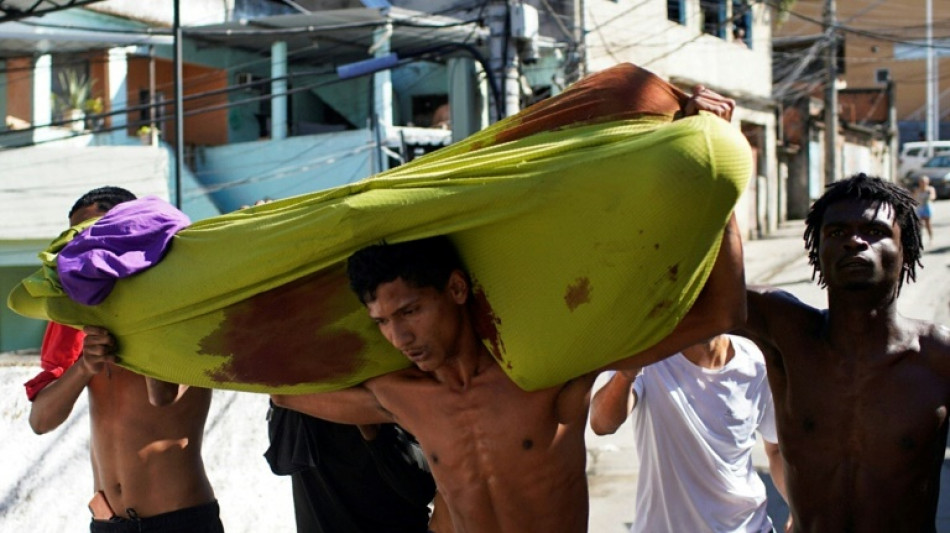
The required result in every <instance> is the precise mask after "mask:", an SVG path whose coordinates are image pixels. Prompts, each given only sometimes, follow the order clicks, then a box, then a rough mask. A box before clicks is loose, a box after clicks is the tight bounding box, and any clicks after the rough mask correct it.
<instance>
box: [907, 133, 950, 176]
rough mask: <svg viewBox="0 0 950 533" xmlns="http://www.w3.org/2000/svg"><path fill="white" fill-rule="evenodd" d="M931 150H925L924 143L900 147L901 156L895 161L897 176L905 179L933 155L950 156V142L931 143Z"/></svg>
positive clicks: (911, 143)
mask: <svg viewBox="0 0 950 533" xmlns="http://www.w3.org/2000/svg"><path fill="white" fill-rule="evenodd" d="M931 145H932V146H931V149H930V150H927V142H926V141H919V142H917V141H915V142H907V143H904V146H901V155H900V158H899V159H898V160H897V174H898V176H900V177H901V178H905V177H907V174H908V173H909V172H910V171H912V170H917V169H918V168H920V167H922V166H924V163H926V162H927V161H929V160H930V158H931V157H933V156H935V155H947V154H950V141H933V142H932V143H931Z"/></svg>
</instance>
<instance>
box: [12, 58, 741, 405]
mask: <svg viewBox="0 0 950 533" xmlns="http://www.w3.org/2000/svg"><path fill="white" fill-rule="evenodd" d="M686 100H687V96H686V95H685V94H684V93H682V92H681V91H679V90H677V89H675V88H674V87H672V86H671V85H669V84H667V83H666V82H664V81H662V80H660V79H659V78H657V77H656V76H654V75H652V74H650V73H649V72H647V71H645V70H642V69H639V68H637V67H635V66H633V65H629V64H625V65H620V66H617V67H614V68H612V69H609V70H606V71H603V72H601V73H599V74H595V75H593V76H590V77H588V78H586V79H584V80H582V81H580V82H578V83H577V84H575V85H574V86H572V87H571V88H570V89H568V90H567V91H565V92H564V93H562V94H560V95H558V96H556V97H554V98H551V99H548V100H546V101H543V102H541V103H539V104H537V105H535V106H532V107H530V108H528V109H526V110H524V111H522V112H521V113H519V114H518V115H515V116H513V117H510V118H508V119H505V120H503V121H501V122H498V123H497V124H495V125H493V126H491V127H489V128H487V129H485V130H483V131H481V132H479V133H477V134H475V135H473V136H471V137H469V138H468V139H465V140H463V141H461V142H459V143H456V144H454V145H452V146H449V147H446V148H444V149H442V150H440V151H437V152H434V153H432V154H429V155H427V156H425V157H422V158H419V159H417V160H415V161H413V162H411V163H408V164H406V165H403V166H400V167H398V168H395V169H392V170H390V171H387V172H383V173H381V174H379V175H377V176H374V177H371V178H368V179H366V180H363V181H360V182H357V183H354V184H350V185H347V186H342V187H338V188H335V189H330V190H326V191H322V192H316V193H312V194H307V195H303V196H298V197H294V198H289V199H286V200H282V201H277V202H273V203H270V204H266V205H261V206H257V207H254V208H251V209H247V210H243V211H239V212H234V213H230V214H227V215H223V216H219V217H214V218H211V219H206V220H202V221H199V222H196V223H194V224H192V225H191V226H189V227H188V228H186V229H183V230H181V231H180V232H179V233H178V234H177V235H176V236H175V237H174V238H173V239H172V242H171V244H170V249H169V251H168V253H167V254H166V255H165V257H164V259H162V261H161V262H160V263H158V264H157V265H155V266H154V267H152V268H150V269H148V270H146V271H144V272H141V273H138V274H135V275H133V276H131V277H128V278H124V279H120V280H118V281H117V282H116V283H115V286H114V288H113V290H112V292H111V294H109V295H108V297H107V298H106V299H105V300H104V301H103V302H102V303H99V304H98V305H92V306H89V305H82V304H79V303H76V302H74V301H72V300H70V299H69V298H68V297H66V296H64V295H61V294H53V293H51V291H49V290H36V291H34V293H31V292H30V291H29V290H28V289H29V288H30V287H35V286H42V285H43V284H42V283H37V280H35V279H33V280H32V282H30V281H29V280H26V281H25V282H24V283H22V284H20V285H19V286H17V287H16V288H15V289H14V290H13V292H12V293H11V294H10V296H9V299H8V304H9V306H10V307H11V308H12V309H13V310H14V311H17V312H18V313H21V314H23V315H26V316H30V317H36V318H43V319H48V320H53V321H56V322H60V323H63V324H68V325H73V326H82V325H87V324H89V325H100V326H104V327H106V328H108V329H109V330H111V331H112V332H113V333H114V335H115V336H116V338H117V339H118V343H119V353H118V356H119V363H120V364H121V365H123V366H125V367H127V368H129V369H131V370H133V371H136V372H140V373H143V374H146V375H151V376H154V377H157V378H160V379H163V380H167V381H171V382H177V383H185V384H190V385H195V386H202V387H214V388H227V389H236V390H247V391H257V392H280V393H304V392H318V391H326V390H333V389H338V388H342V387H347V386H350V385H353V384H356V383H359V382H361V381H364V380H366V379H368V378H371V377H373V376H377V375H380V374H383V373H386V372H390V371H393V370H396V369H400V368H404V367H406V366H407V365H408V364H409V363H408V361H407V360H406V359H405V357H403V356H402V355H401V354H400V353H399V352H398V351H396V350H395V349H394V348H392V347H391V346H390V345H389V344H388V343H387V342H386V341H385V339H384V338H383V337H382V335H381V334H380V333H379V332H378V331H377V329H376V327H375V325H374V324H373V322H372V321H371V320H370V319H369V317H368V315H367V313H366V310H365V309H364V308H363V306H362V305H361V304H360V303H359V301H358V299H357V298H356V296H355V295H353V294H351V293H350V291H349V288H348V283H347V279H346V274H345V261H346V258H347V257H348V256H349V255H350V254H351V253H353V252H354V251H356V250H358V249H360V248H362V247H364V246H367V245H370V244H374V243H378V242H380V241H381V240H386V241H388V242H393V243H394V242H402V241H406V240H412V239H419V238H424V237H430V236H433V235H438V234H447V235H449V236H450V238H451V239H452V240H453V242H454V243H455V244H456V245H457V246H458V248H459V250H460V252H461V255H462V258H463V260H464V261H465V263H466V266H467V267H468V269H469V271H470V273H471V275H472V278H473V284H474V302H473V312H474V316H475V320H476V327H477V328H478V331H479V333H480V334H481V335H482V337H483V339H484V342H485V344H486V346H487V347H488V348H489V350H490V351H491V353H492V354H493V355H494V357H495V358H496V359H497V361H498V362H499V364H500V365H501V367H502V368H503V369H504V370H505V371H506V372H507V373H508V375H509V376H510V377H511V378H512V379H513V380H514V381H515V382H516V383H517V384H518V385H519V386H521V387H522V388H524V389H528V390H534V389H538V388H543V387H548V386H553V385H556V384H558V383H562V382H564V381H566V380H568V379H571V378H573V377H576V376H579V375H582V374H584V373H586V372H589V371H591V370H594V369H597V368H600V367H602V366H604V365H606V364H608V363H610V362H612V361H616V360H617V359H620V358H622V357H626V356H630V355H632V354H635V353H637V352H639V351H641V350H643V349H645V348H648V347H650V346H652V345H653V344H655V343H656V342H658V341H659V340H660V339H662V338H663V337H664V336H666V335H667V334H669V332H670V331H672V329H673V328H674V327H675V326H676V324H677V323H678V322H679V320H680V319H682V317H683V316H684V315H685V314H686V312H687V311H688V310H689V308H690V306H691V305H692V304H693V302H694V301H695V299H696V297H697V296H698V294H699V292H700V290H701V289H702V287H703V285H704V283H705V281H706V279H707V277H708V274H709V272H710V270H711V268H712V265H713V262H714V260H715V257H716V254H717V252H718V248H719V242H720V240H721V237H722V228H723V227H724V225H725V222H726V221H727V220H728V217H729V215H730V213H731V212H732V209H733V206H734V205H735V202H736V200H737V199H738V197H739V195H740V193H741V192H742V190H743V189H744V187H745V184H746V181H747V179H748V177H749V175H750V173H751V170H752V169H751V156H750V150H749V146H748V144H747V142H746V141H745V139H744V138H743V136H742V135H741V133H740V132H739V131H738V129H737V128H735V127H734V126H731V125H730V124H728V123H727V122H725V121H724V120H722V119H719V118H717V117H713V116H711V115H707V114H705V113H701V114H700V115H698V116H693V117H688V118H683V119H680V120H675V121H674V120H673V118H674V115H675V114H677V113H678V112H679V111H680V110H681V108H682V106H683V105H684V104H685V102H686ZM74 233H75V232H73V234H74ZM46 273H47V274H49V272H48V269H47V271H46ZM43 275H44V271H43V270H41V271H39V272H37V274H36V276H39V277H41V278H42V277H43ZM36 276H34V277H36Z"/></svg>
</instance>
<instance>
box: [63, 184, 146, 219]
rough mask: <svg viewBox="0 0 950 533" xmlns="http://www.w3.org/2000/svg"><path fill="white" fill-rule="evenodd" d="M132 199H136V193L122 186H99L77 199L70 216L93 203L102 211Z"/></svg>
mask: <svg viewBox="0 0 950 533" xmlns="http://www.w3.org/2000/svg"><path fill="white" fill-rule="evenodd" d="M131 200H135V195H134V194H132V193H131V192H129V191H127V190H125V189H123V188H122V187H112V186H109V187H99V188H98V189H93V190H91V191H89V192H87V193H86V194H84V195H82V196H81V197H80V198H79V199H78V200H76V203H75V204H73V208H72V209H70V210H69V216H70V217H72V216H73V213H75V212H76V211H79V210H80V209H82V208H84V207H86V206H90V205H92V204H96V205H97V206H98V207H99V209H101V210H102V211H108V210H110V209H112V208H113V207H115V206H117V205H119V204H121V203H122V202H129V201H131Z"/></svg>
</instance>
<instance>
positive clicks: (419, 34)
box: [183, 7, 488, 63]
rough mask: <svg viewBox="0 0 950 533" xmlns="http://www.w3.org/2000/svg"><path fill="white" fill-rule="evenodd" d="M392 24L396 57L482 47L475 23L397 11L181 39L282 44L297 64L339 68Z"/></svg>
mask: <svg viewBox="0 0 950 533" xmlns="http://www.w3.org/2000/svg"><path fill="white" fill-rule="evenodd" d="M387 23H392V34H391V36H390V43H391V44H390V47H391V49H392V51H394V52H397V53H405V52H411V51H418V50H420V49H426V48H430V47H435V46H450V45H459V44H466V45H475V46H482V45H484V43H486V42H487V38H488V29H487V28H484V27H480V26H479V25H478V24H477V23H475V22H468V21H460V20H459V19H455V18H451V17H441V16H435V15H432V14H429V13H423V12H419V11H413V10H408V9H400V8H396V7H393V8H389V9H371V8H354V9H336V10H325V11H315V12H312V13H304V14H292V15H277V16H273V17H266V18H259V19H254V20H240V21H234V22H226V23H223V24H211V25H207V26H191V27H188V28H183V31H184V33H185V35H187V36H188V37H190V38H192V39H195V40H198V41H202V42H204V43H206V44H207V45H220V46H227V47H237V48H243V49H246V50H251V51H254V52H257V53H264V54H269V53H270V47H271V45H272V44H273V43H275V42H277V41H284V42H286V43H287V49H288V54H290V55H291V57H293V58H294V60H295V62H297V61H300V60H304V61H306V60H310V61H314V62H316V61H327V62H335V63H339V62H341V61H351V60H359V59H366V58H367V57H368V56H371V55H372V53H371V52H369V49H370V47H372V46H373V45H374V43H375V37H374V30H375V29H378V28H384V27H385V26H386V24H387Z"/></svg>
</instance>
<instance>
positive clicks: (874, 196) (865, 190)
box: [805, 172, 923, 291]
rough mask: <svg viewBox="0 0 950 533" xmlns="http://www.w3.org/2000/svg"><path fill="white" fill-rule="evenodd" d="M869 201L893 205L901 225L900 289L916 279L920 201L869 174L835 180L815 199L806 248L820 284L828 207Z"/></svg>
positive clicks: (823, 281) (807, 232)
mask: <svg viewBox="0 0 950 533" xmlns="http://www.w3.org/2000/svg"><path fill="white" fill-rule="evenodd" d="M852 199H853V200H868V201H872V202H881V203H885V204H888V205H890V206H891V207H893V208H894V218H895V221H896V222H897V225H898V226H900V228H901V249H902V250H903V252H904V265H903V272H902V273H901V277H900V281H899V285H898V291H900V288H901V287H902V286H903V285H904V281H905V280H907V281H908V282H911V281H914V280H915V279H917V265H921V266H923V264H922V263H921V262H920V255H921V252H922V251H923V241H922V240H921V237H920V218H919V217H918V216H917V202H916V201H915V200H914V198H913V197H912V196H911V195H910V193H908V192H907V191H906V190H905V189H904V188H903V187H901V186H899V185H895V184H893V183H890V182H887V181H884V180H882V179H881V178H876V177H872V176H868V175H867V174H865V173H863V172H862V173H860V174H855V175H854V176H851V177H850V178H848V179H846V180H841V181H836V182H834V183H832V184H830V185H828V186H827V187H826V188H825V193H824V194H823V195H821V198H819V199H818V200H816V201H815V203H814V204H813V205H812V206H811V210H810V211H809V212H808V216H807V217H806V218H805V249H806V250H808V262H809V264H811V266H812V268H813V269H814V270H813V274H812V279H814V277H815V276H816V275H817V276H818V283H819V284H821V286H822V287H824V286H825V280H824V277H823V276H822V273H821V265H820V262H819V259H818V248H819V247H820V246H821V224H822V222H823V220H824V218H825V211H827V210H828V206H830V205H831V204H834V203H836V202H840V201H842V200H852Z"/></svg>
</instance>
